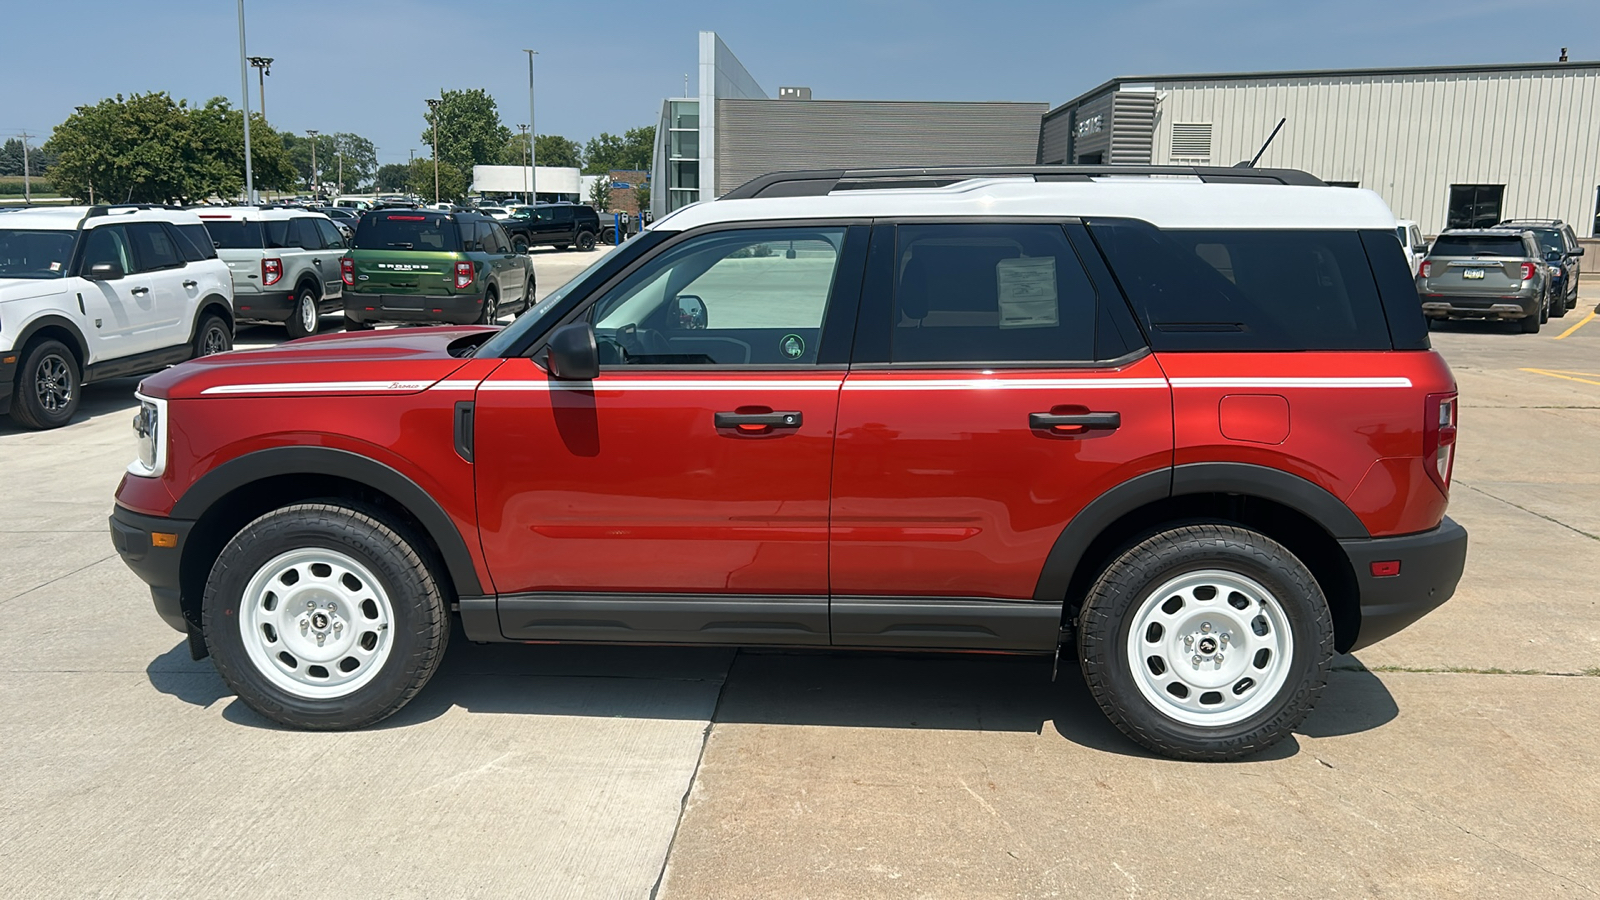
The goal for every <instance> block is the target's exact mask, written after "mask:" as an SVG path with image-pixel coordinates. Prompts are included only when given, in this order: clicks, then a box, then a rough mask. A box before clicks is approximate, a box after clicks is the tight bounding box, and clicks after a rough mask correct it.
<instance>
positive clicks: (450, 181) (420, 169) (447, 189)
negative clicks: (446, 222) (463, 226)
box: [408, 157, 472, 203]
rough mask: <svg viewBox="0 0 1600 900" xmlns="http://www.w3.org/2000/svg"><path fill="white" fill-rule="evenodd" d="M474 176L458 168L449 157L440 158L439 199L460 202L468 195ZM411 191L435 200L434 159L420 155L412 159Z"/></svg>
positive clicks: (429, 200)
mask: <svg viewBox="0 0 1600 900" xmlns="http://www.w3.org/2000/svg"><path fill="white" fill-rule="evenodd" d="M471 181H472V177H471V176H470V175H468V174H466V173H464V172H462V171H461V170H460V169H458V168H456V167H455V166H454V165H452V164H451V162H450V161H449V160H447V159H441V160H439V199H440V200H444V201H448V202H450V203H457V202H460V200H461V198H462V197H465V196H466V195H467V187H468V186H469V184H470V182H471ZM408 187H409V189H410V191H411V193H413V194H416V195H417V196H418V197H421V198H422V199H424V200H426V201H428V202H429V203H432V202H433V160H432V159H424V158H422V157H418V158H417V159H414V160H412V161H411V177H410V180H409V181H408Z"/></svg>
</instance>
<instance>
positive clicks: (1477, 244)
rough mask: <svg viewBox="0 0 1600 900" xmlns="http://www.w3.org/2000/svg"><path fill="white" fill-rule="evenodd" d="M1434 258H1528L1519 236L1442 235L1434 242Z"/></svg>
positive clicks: (1526, 250)
mask: <svg viewBox="0 0 1600 900" xmlns="http://www.w3.org/2000/svg"><path fill="white" fill-rule="evenodd" d="M1431 255H1433V256H1503V257H1511V258H1513V259H1515V258H1519V257H1523V256H1527V255H1528V249H1527V248H1526V247H1524V246H1523V244H1522V235H1519V234H1441V235H1439V237H1438V238H1437V239H1435V240H1434V242H1433V251H1432V254H1431Z"/></svg>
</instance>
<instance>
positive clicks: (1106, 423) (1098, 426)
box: [1028, 412, 1122, 434]
mask: <svg viewBox="0 0 1600 900" xmlns="http://www.w3.org/2000/svg"><path fill="white" fill-rule="evenodd" d="M1028 427H1029V428H1032V429H1034V430H1035V431H1051V432H1055V433H1056V434H1073V433H1075V432H1057V431H1055V429H1057V428H1078V429H1081V430H1083V431H1116V430H1117V429H1118V428H1121V427H1122V413H1119V412H1088V413H1061V414H1057V413H1028Z"/></svg>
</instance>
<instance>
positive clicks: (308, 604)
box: [306, 600, 317, 609]
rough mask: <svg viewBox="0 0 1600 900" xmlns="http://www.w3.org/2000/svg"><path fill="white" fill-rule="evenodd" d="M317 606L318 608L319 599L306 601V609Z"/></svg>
mask: <svg viewBox="0 0 1600 900" xmlns="http://www.w3.org/2000/svg"><path fill="white" fill-rule="evenodd" d="M316 608H317V601H315V600H307V601H306V609H316Z"/></svg>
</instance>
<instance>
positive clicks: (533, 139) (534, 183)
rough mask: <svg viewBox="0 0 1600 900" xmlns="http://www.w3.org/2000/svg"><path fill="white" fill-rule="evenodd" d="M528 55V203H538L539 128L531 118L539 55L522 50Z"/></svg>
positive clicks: (534, 51)
mask: <svg viewBox="0 0 1600 900" xmlns="http://www.w3.org/2000/svg"><path fill="white" fill-rule="evenodd" d="M522 52H523V53H526V54H528V194H529V198H528V202H529V203H538V202H539V173H538V166H539V152H538V149H537V148H535V147H534V145H535V144H537V143H538V142H539V126H538V125H537V124H535V122H534V118H533V58H534V57H535V56H538V55H539V51H537V50H528V49H526V48H524V49H523V51H522Z"/></svg>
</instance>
